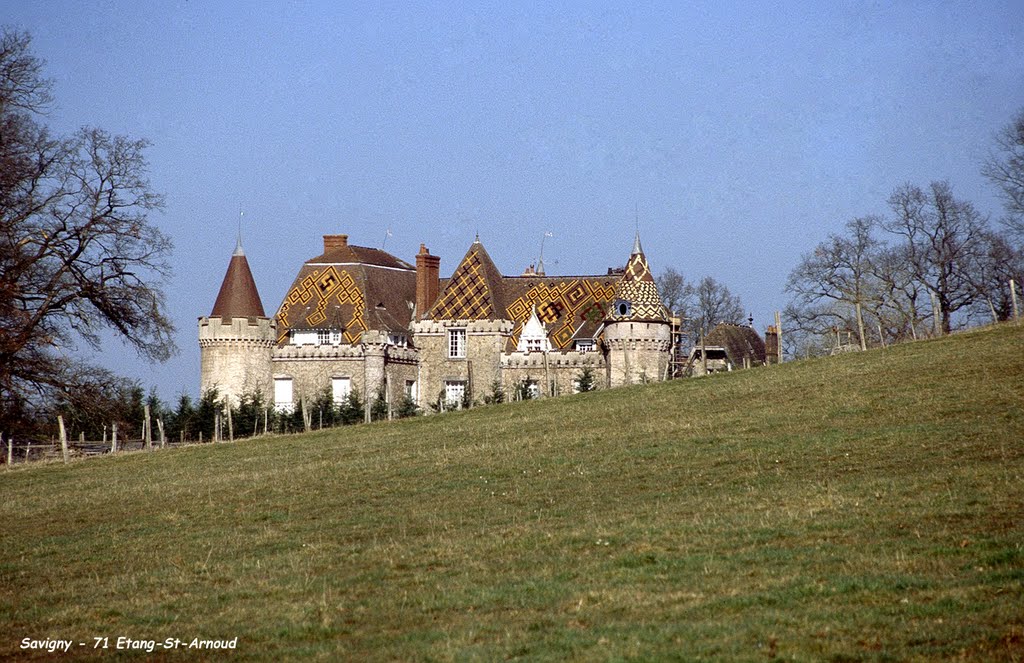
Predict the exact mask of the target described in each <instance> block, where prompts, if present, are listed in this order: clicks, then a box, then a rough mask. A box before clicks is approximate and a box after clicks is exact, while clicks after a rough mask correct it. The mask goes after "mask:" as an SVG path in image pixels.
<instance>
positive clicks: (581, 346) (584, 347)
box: [576, 338, 594, 353]
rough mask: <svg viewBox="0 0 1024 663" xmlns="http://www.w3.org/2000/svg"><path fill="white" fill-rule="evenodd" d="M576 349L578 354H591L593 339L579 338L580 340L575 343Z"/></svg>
mask: <svg viewBox="0 0 1024 663" xmlns="http://www.w3.org/2000/svg"><path fill="white" fill-rule="evenodd" d="M576 349H577V350H578V351H579V352H581V353H583V352H593V351H594V339H592V338H581V339H580V340H578V341H576Z"/></svg>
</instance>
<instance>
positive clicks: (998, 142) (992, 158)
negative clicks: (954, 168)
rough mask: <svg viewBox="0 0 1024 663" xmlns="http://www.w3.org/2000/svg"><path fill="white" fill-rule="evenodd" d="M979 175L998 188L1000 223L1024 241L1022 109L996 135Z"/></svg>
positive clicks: (1023, 109) (1023, 131)
mask: <svg viewBox="0 0 1024 663" xmlns="http://www.w3.org/2000/svg"><path fill="white" fill-rule="evenodd" d="M981 174H982V175H984V176H985V177H987V178H988V179H989V180H990V181H991V182H992V183H993V184H995V185H996V186H997V187H998V188H999V192H1000V195H1001V196H1002V199H1003V206H1004V208H1005V209H1006V213H1007V217H1006V218H1005V219H1004V220H1003V223H1004V224H1006V226H1007V228H1009V229H1010V230H1011V231H1012V232H1014V233H1015V234H1016V235H1017V237H1019V238H1024V108H1022V109H1021V110H1019V111H1018V112H1017V115H1016V116H1015V117H1014V118H1013V120H1012V121H1011V122H1010V124H1008V125H1006V126H1005V127H1003V129H1002V130H1001V131H1000V132H999V133H998V134H996V137H995V149H994V150H993V151H992V152H990V153H989V156H988V158H987V159H986V160H985V163H984V164H983V165H982V168H981Z"/></svg>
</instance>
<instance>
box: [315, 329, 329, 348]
mask: <svg viewBox="0 0 1024 663" xmlns="http://www.w3.org/2000/svg"><path fill="white" fill-rule="evenodd" d="M316 344H317V345H330V344H331V330H330V329H317V330H316Z"/></svg>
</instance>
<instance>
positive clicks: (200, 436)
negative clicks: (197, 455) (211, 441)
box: [199, 431, 203, 444]
mask: <svg viewBox="0 0 1024 663" xmlns="http://www.w3.org/2000/svg"><path fill="white" fill-rule="evenodd" d="M202 443H203V431H199V444H202Z"/></svg>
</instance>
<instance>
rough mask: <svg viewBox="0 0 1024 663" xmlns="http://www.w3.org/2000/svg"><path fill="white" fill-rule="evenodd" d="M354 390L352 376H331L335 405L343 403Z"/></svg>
mask: <svg viewBox="0 0 1024 663" xmlns="http://www.w3.org/2000/svg"><path fill="white" fill-rule="evenodd" d="M351 392H352V378H331V396H332V397H333V399H334V404H335V405H341V404H342V403H344V402H345V401H346V400H347V399H348V395H349V394H350V393H351Z"/></svg>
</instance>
